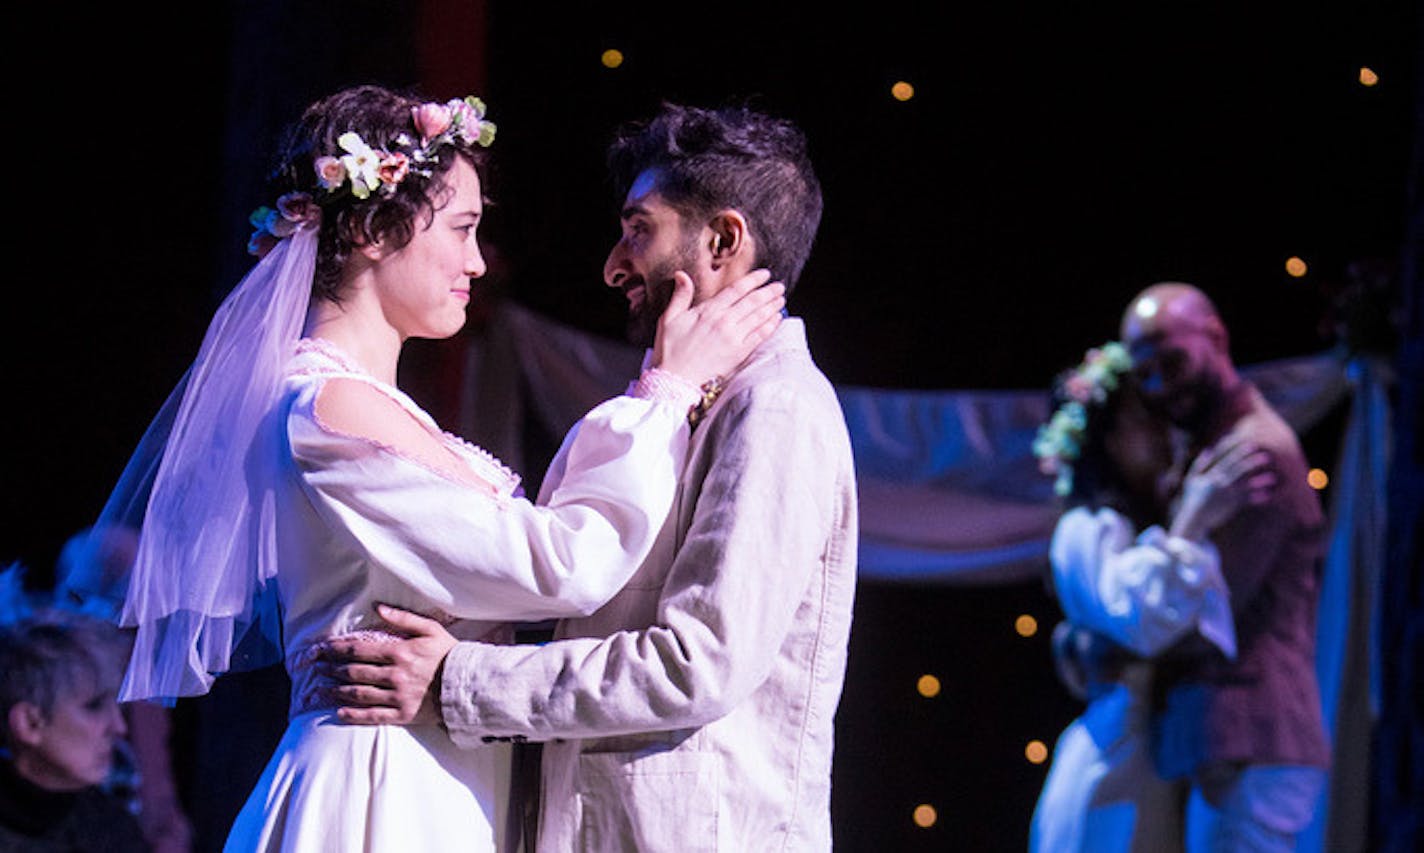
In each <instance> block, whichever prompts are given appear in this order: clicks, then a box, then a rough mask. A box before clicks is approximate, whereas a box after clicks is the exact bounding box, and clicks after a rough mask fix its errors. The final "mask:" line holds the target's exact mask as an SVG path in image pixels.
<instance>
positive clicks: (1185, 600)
mask: <svg viewBox="0 0 1424 853" xmlns="http://www.w3.org/2000/svg"><path fill="white" fill-rule="evenodd" d="M1049 556H1050V561H1051V563H1052V566H1053V581H1054V587H1055V590H1056V592H1057V594H1058V598H1059V601H1060V603H1061V604H1062V607H1063V612H1064V615H1065V616H1067V617H1068V619H1069V621H1071V622H1073V623H1075V624H1077V625H1080V626H1082V627H1084V628H1088V629H1090V630H1093V631H1096V632H1097V633H1099V634H1102V635H1104V636H1106V637H1108V638H1109V639H1111V640H1113V641H1114V642H1117V643H1118V644H1120V645H1122V646H1125V647H1127V648H1129V649H1131V650H1132V651H1134V652H1135V653H1137V654H1139V655H1142V656H1144V657H1151V656H1153V655H1155V654H1157V653H1159V652H1161V651H1163V650H1165V649H1166V648H1167V647H1169V646H1171V645H1172V644H1173V643H1175V642H1176V641H1177V640H1179V639H1181V638H1182V637H1183V636H1185V635H1186V634H1187V633H1189V632H1191V631H1192V630H1194V629H1195V630H1198V631H1199V632H1200V633H1201V634H1202V636H1203V637H1205V638H1206V639H1207V640H1209V641H1211V642H1212V643H1213V644H1214V645H1216V646H1217V647H1218V648H1219V649H1221V650H1222V652H1223V653H1224V654H1226V655H1227V656H1228V657H1234V656H1235V654H1236V634H1235V630H1234V627H1233V624H1232V621H1231V606H1230V594H1229V592H1228V591H1227V587H1226V582H1225V581H1224V580H1223V579H1222V576H1221V563H1220V559H1219V558H1218V556H1217V553H1216V549H1215V548H1214V547H1213V546H1212V545H1211V544H1210V543H1202V544H1198V543H1194V542H1190V541H1188V540H1185V539H1181V538H1178V537H1175V536H1168V535H1167V534H1166V533H1165V532H1164V531H1163V530H1162V529H1161V528H1159V527H1155V526H1154V527H1150V528H1148V529H1147V530H1145V531H1143V533H1142V534H1141V535H1140V536H1134V535H1133V530H1132V525H1131V524H1129V523H1128V521H1127V519H1125V518H1124V517H1123V516H1122V515H1120V514H1118V513H1116V512H1114V511H1112V510H1110V509H1099V510H1097V511H1096V512H1093V511H1090V510H1088V509H1086V508H1083V507H1075V508H1074V509H1071V510H1069V511H1068V512H1066V513H1064V514H1063V516H1062V517H1061V518H1060V519H1059V521H1058V525H1057V526H1056V527H1055V529H1054V531H1053V541H1052V543H1051V545H1050V551H1049Z"/></svg>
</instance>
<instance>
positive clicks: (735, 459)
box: [442, 384, 839, 743]
mask: <svg viewBox="0 0 1424 853" xmlns="http://www.w3.org/2000/svg"><path fill="white" fill-rule="evenodd" d="M723 405H724V406H725V407H726V410H725V411H723V412H722V413H721V414H720V415H719V417H717V418H715V419H711V420H709V421H708V422H706V424H705V425H704V427H703V428H704V429H709V430H712V431H713V432H712V433H711V434H709V435H708V436H706V439H705V440H706V441H709V442H713V443H714V446H713V459H714V460H715V461H714V464H712V466H711V468H710V469H709V472H708V474H707V477H706V479H704V480H703V481H702V483H701V491H700V493H699V494H698V495H697V497H696V501H697V504H696V509H695V511H694V513H693V517H692V522H691V525H690V527H689V528H688V529H687V531H686V534H685V538H684V539H683V541H682V542H681V544H680V547H679V548H678V549H677V552H676V557H675V558H674V560H673V564H672V565H671V567H670V569H669V571H668V573H667V576H666V581H665V584H664V586H663V589H662V593H661V597H660V599H659V602H658V611H657V618H656V620H655V624H653V625H651V626H648V627H644V628H641V629H638V630H625V631H619V632H616V633H613V634H612V635H610V636H607V637H602V638H573V639H567V640H559V641H556V642H552V643H548V644H545V645H542V646H514V647H509V646H489V645H483V644H478V643H461V644H459V645H458V646H456V647H455V649H454V650H452V652H451V653H450V655H449V657H447V659H446V663H445V670H444V681H443V685H442V704H443V710H444V716H445V722H446V725H447V726H448V728H449V730H450V733H451V735H452V737H454V738H455V740H456V741H457V742H466V743H471V742H475V741H477V740H478V739H479V738H481V737H483V736H521V737H526V738H529V739H534V740H547V739H552V738H579V737H590V736H595V735H599V736H606V735H617V734H620V733H632V732H641V731H664V730H671V729H680V728H688V727H694V726H700V725H704V724H706V723H709V722H711V721H713V720H716V719H718V718H719V717H721V716H722V715H724V714H725V713H727V712H728V711H729V710H730V709H731V708H733V707H735V706H736V705H737V704H738V703H739V702H741V701H743V700H744V699H745V698H746V697H748V696H749V695H750V694H751V693H752V692H753V691H755V690H756V689H757V687H758V685H760V684H761V683H762V682H763V681H764V680H765V679H766V678H767V677H768V674H769V672H770V669H771V666H772V664H773V661H774V659H775V656H776V652H777V649H779V648H780V647H781V644H782V642H783V640H784V639H785V638H786V636H787V634H788V631H789V630H790V626H791V624H792V621H793V619H794V618H795V616H796V613H797V608H798V606H799V605H800V602H801V599H802V597H803V595H804V594H805V591H806V589H807V586H808V584H809V582H810V579H811V577H812V575H813V574H814V573H815V571H816V570H817V568H818V566H819V565H820V564H821V562H822V561H823V560H825V559H826V558H827V555H826V554H825V553H824V551H825V549H826V547H827V545H826V543H827V541H828V538H829V537H828V533H827V531H828V530H830V529H831V527H832V526H833V525H834V524H835V523H836V522H837V519H836V518H835V517H834V516H835V514H836V512H837V510H836V507H835V505H834V504H835V501H834V496H835V495H836V494H837V490H836V483H835V478H836V477H838V476H839V474H838V472H837V470H836V469H835V466H830V465H826V464H822V463H823V461H824V460H825V459H826V458H828V455H827V454H828V452H829V451H828V448H829V447H830V446H831V443H832V442H833V441H834V440H835V432H834V430H832V429H830V428H822V427H821V426H820V424H819V423H818V418H823V417H824V414H825V413H824V412H822V411H820V410H819V409H814V408H812V407H810V406H807V405H804V404H803V403H802V402H801V401H800V400H799V399H798V398H797V396H796V395H795V394H793V393H791V391H790V389H785V388H781V387H778V386H776V385H775V384H772V385H760V386H751V387H748V388H744V389H739V390H738V392H737V395H736V396H734V397H732V398H731V399H726V400H724V401H723ZM753 437H755V438H753ZM768 437H776V438H777V439H778V440H775V441H771V440H768ZM555 467H556V469H557V466H555Z"/></svg>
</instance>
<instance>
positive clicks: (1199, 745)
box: [1122, 282, 1330, 851]
mask: <svg viewBox="0 0 1424 853" xmlns="http://www.w3.org/2000/svg"><path fill="white" fill-rule="evenodd" d="M1122 341H1123V343H1124V344H1125V345H1126V346H1127V347H1128V349H1129V351H1130V352H1131V353H1132V357H1133V362H1134V365H1135V367H1134V369H1135V371H1136V373H1137V376H1138V378H1139V379H1140V381H1141V384H1142V389H1143V396H1144V398H1145V399H1146V401H1147V403H1148V405H1149V406H1150V407H1151V408H1152V409H1153V410H1154V411H1156V412H1157V413H1159V414H1161V415H1162V416H1164V417H1165V418H1167V419H1168V420H1169V421H1171V422H1172V423H1173V425H1175V426H1176V427H1177V428H1179V429H1180V430H1181V431H1182V433H1183V435H1184V436H1185V438H1186V444H1187V447H1186V448H1185V452H1184V453H1183V454H1182V459H1183V460H1190V459H1192V458H1194V457H1195V456H1196V455H1197V453H1198V452H1199V451H1201V450H1202V449H1204V448H1207V447H1210V446H1212V445H1215V444H1217V443H1220V442H1224V441H1231V440H1235V439H1243V440H1246V441H1249V442H1251V443H1253V444H1255V445H1256V446H1257V447H1259V448H1261V449H1263V450H1265V451H1266V452H1267V453H1268V454H1269V455H1270V460H1271V469H1272V471H1273V472H1274V473H1275V475H1276V482H1277V486H1276V490H1275V492H1274V494H1273V496H1272V497H1271V499H1270V500H1269V501H1267V502H1265V503H1263V504H1260V505H1259V506H1251V507H1246V508H1244V509H1243V510H1242V511H1241V512H1240V513H1239V514H1238V515H1237V516H1236V517H1235V518H1233V519H1232V520H1231V521H1230V522H1228V523H1227V524H1225V525H1224V526H1222V527H1221V528H1220V529H1218V530H1217V531H1216V532H1215V533H1214V534H1212V536H1211V539H1212V541H1213V542H1214V543H1215V545H1216V546H1217V548H1218V550H1219V551H1220V553H1221V570H1222V574H1223V575H1224V576H1225V578H1226V582H1227V585H1228V586H1229V587H1230V589H1231V609H1232V614H1233V617H1234V620H1235V623H1236V635H1237V641H1238V645H1239V654H1238V657H1237V659H1236V660H1235V661H1229V660H1227V659H1226V658H1225V657H1224V656H1223V655H1221V653H1220V652H1218V651H1217V650H1216V649H1214V648H1213V647H1211V646H1210V645H1209V644H1207V643H1204V642H1201V641H1200V639H1199V638H1197V639H1195V640H1190V639H1189V640H1186V641H1184V642H1183V643H1181V644H1179V645H1178V646H1176V647H1174V648H1173V649H1171V650H1170V651H1169V652H1167V653H1166V654H1165V656H1164V657H1163V658H1161V659H1160V663H1161V665H1160V668H1159V670H1158V672H1159V675H1158V684H1157V685H1156V690H1155V691H1154V692H1155V694H1156V696H1155V708H1154V716H1153V723H1152V737H1153V750H1154V759H1155V763H1156V766H1157V770H1158V772H1159V773H1161V774H1162V775H1163V776H1164V777H1166V778H1169V779H1173V778H1182V779H1190V781H1191V789H1192V793H1191V797H1190V801H1189V803H1188V807H1187V823H1186V826H1187V830H1186V849H1187V850H1188V851H1195V850H1213V851H1215V850H1232V851H1238V850H1293V849H1295V840H1296V837H1297V835H1298V834H1299V833H1300V832H1301V831H1302V830H1303V829H1305V828H1306V827H1307V826H1308V825H1309V823H1310V821H1311V818H1312V816H1313V812H1314V808H1315V804H1316V802H1317V800H1318V799H1319V794H1320V791H1321V790H1322V788H1323V786H1324V784H1325V768H1326V767H1327V766H1328V764H1329V760H1330V748H1329V744H1328V743H1327V741H1326V735H1325V728H1324V725H1323V723H1322V720H1321V709H1320V690H1319V685H1318V684H1317V681H1316V677H1315V616H1316V604H1317V600H1318V596H1319V589H1320V566H1321V558H1322V555H1323V539H1322V532H1323V527H1324V519H1323V514H1322V512H1321V508H1320V502H1319V498H1318V497H1317V496H1316V494H1315V492H1314V491H1313V490H1312V489H1310V487H1309V486H1308V484H1307V483H1306V463H1305V456H1304V454H1303V453H1302V451H1301V448H1300V443H1299V442H1298V441H1297V438H1296V436H1295V433H1294V432H1293V431H1292V430H1291V428H1290V427H1289V426H1288V425H1287V424H1286V423H1285V421H1283V420H1282V419H1281V417H1280V416H1279V415H1278V414H1276V412H1275V411H1274V410H1272V409H1271V407H1270V405H1269V404H1267V402H1266V400H1265V399H1264V398H1263V397H1262V396H1261V393H1260V392H1259V391H1258V390H1257V389H1256V388H1255V386H1253V385H1252V384H1251V383H1250V382H1248V381H1246V380H1245V379H1243V378H1242V377H1241V376H1240V375H1239V374H1238V373H1237V371H1236V367H1235V365H1234V364H1233V363H1232V360H1231V355H1230V348H1229V337H1228V335H1227V330H1226V327H1225V325H1224V324H1223V323H1222V321H1221V317H1220V315H1219V314H1218V313H1217V310H1216V308H1215V307H1214V306H1213V305H1212V303H1211V300H1210V299H1208V298H1207V296H1206V295H1205V294H1204V293H1202V292H1201V291H1200V290H1198V289H1197V288H1195V287H1193V286H1191V285H1188V284H1181V283H1176V282H1164V283H1159V284H1154V285H1152V286H1151V287H1148V288H1147V289H1145V290H1144V291H1142V292H1141V293H1140V294H1138V295H1137V297H1136V298H1134V299H1133V300H1132V302H1131V303H1129V305H1128V308H1127V311H1126V312H1125V314H1124V315H1123V320H1122ZM1178 482H1180V478H1178Z"/></svg>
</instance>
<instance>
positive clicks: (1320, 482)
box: [1305, 468, 1330, 491]
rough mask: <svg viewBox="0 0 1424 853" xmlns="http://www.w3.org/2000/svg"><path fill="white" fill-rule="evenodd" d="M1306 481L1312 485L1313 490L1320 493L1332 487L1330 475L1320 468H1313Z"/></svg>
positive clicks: (1306, 476)
mask: <svg viewBox="0 0 1424 853" xmlns="http://www.w3.org/2000/svg"><path fill="white" fill-rule="evenodd" d="M1305 481H1306V482H1307V483H1309V484H1310V487H1311V488H1312V489H1315V490H1316V491H1319V490H1320V489H1323V488H1325V487H1326V486H1328V485H1330V475H1329V474H1326V473H1325V472H1324V471H1322V470H1320V469H1319V468H1311V469H1310V473H1308V474H1306V475H1305Z"/></svg>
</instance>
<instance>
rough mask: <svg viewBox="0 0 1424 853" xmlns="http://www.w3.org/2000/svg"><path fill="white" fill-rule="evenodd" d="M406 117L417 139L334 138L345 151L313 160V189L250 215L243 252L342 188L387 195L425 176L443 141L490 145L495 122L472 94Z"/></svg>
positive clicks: (295, 223) (312, 212) (290, 229)
mask: <svg viewBox="0 0 1424 853" xmlns="http://www.w3.org/2000/svg"><path fill="white" fill-rule="evenodd" d="M410 117H411V124H412V125H413V126H414V130H415V133H417V134H419V141H417V140H416V138H415V137H413V136H411V135H410V134H408V133H401V134H399V135H397V136H396V138H395V144H394V145H392V146H390V150H386V149H384V148H373V147H371V145H370V143H368V142H366V140H364V139H362V138H361V134H359V133H357V132H355V131H354V130H349V131H347V132H346V133H343V134H341V136H339V137H337V140H336V144H337V146H338V147H339V148H340V149H341V151H342V152H344V153H341V154H339V155H338V154H325V155H322V156H320V157H317V158H316V160H315V161H314V162H313V164H312V166H313V168H314V170H315V171H316V180H317V186H316V189H315V190H314V191H313V192H292V193H287V194H286V195H284V196H282V197H281V198H279V199H277V208H276V209H275V210H274V209H272V208H269V207H259V208H258V209H257V210H255V211H253V212H252V215H251V216H250V217H248V221H249V222H250V223H251V224H252V227H253V228H254V229H255V230H254V232H253V234H252V238H251V239H250V240H248V243H247V251H248V252H249V253H250V254H253V255H257V256H258V257H261V256H262V255H265V254H266V253H267V252H268V251H270V250H271V248H272V247H273V246H274V245H276V242H277V241H278V240H281V239H282V238H284V237H288V236H290V235H291V234H293V233H294V232H296V230H297V229H298V228H301V227H302V226H304V225H308V224H315V223H317V222H319V221H321V204H320V203H321V202H325V201H330V200H332V199H334V198H338V197H340V196H341V195H342V194H344V193H346V192H350V193H351V195H353V196H355V197H356V198H358V199H362V200H364V199H367V198H369V197H370V196H371V193H373V192H375V193H379V194H380V195H381V196H382V197H385V198H389V197H390V196H392V195H394V194H395V191H396V187H397V186H398V185H399V184H400V183H401V181H404V180H405V179H406V178H407V177H409V176H410V175H412V174H415V175H419V176H420V177H422V178H429V177H430V176H431V175H432V174H434V168H433V166H434V164H435V163H436V162H437V161H438V160H439V155H438V153H437V152H438V151H439V149H440V148H442V147H443V146H445V145H449V144H452V143H455V142H463V143H464V144H466V145H479V146H480V147H481V148H488V147H489V146H490V144H491V143H493V142H494V133H495V125H494V122H492V121H487V120H486V119H485V102H484V101H482V100H480V99H479V98H476V97H475V96H473V95H470V96H467V97H466V98H464V99H463V100H459V99H452V100H449V101H446V102H445V103H443V104H438V103H435V102H433V101H427V102H426V103H423V104H420V105H419V106H414V107H411V108H410ZM318 199H319V200H318Z"/></svg>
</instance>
